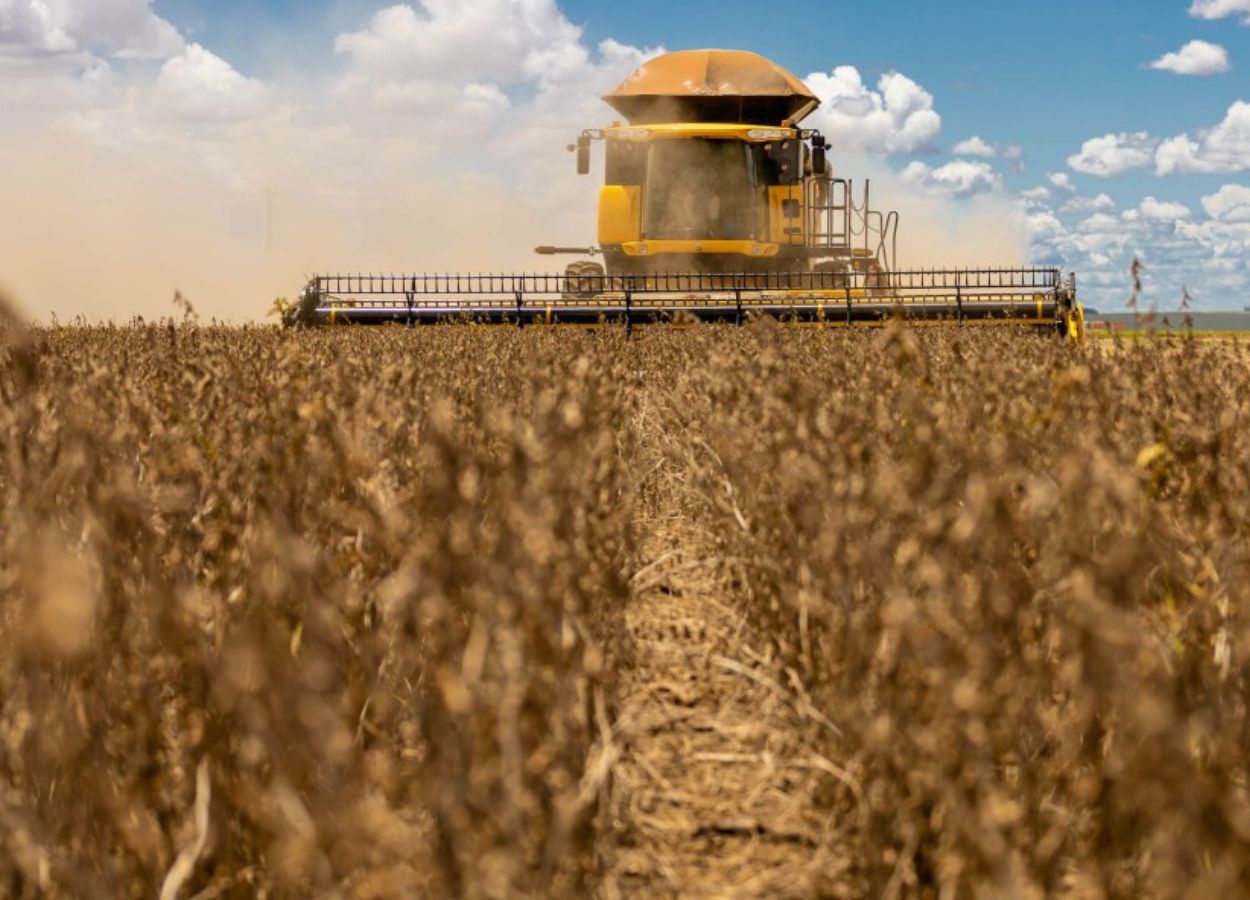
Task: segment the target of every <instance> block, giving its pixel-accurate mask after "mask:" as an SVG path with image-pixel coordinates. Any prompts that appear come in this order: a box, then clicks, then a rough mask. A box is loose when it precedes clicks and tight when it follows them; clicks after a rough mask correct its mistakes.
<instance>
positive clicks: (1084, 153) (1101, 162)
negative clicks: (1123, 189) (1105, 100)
mask: <svg viewBox="0 0 1250 900" xmlns="http://www.w3.org/2000/svg"><path fill="white" fill-rule="evenodd" d="M1158 144H1159V142H1158V140H1157V139H1156V138H1154V137H1151V136H1150V135H1149V134H1147V133H1146V132H1144V131H1138V132H1134V133H1132V134H1129V133H1124V132H1122V133H1120V134H1106V135H1103V136H1102V137H1097V138H1091V139H1090V140H1088V141H1086V142H1085V143H1084V144H1082V145H1081V152H1080V153H1077V154H1075V155H1073V156H1069V157H1068V165H1069V166H1071V167H1072V168H1073V169H1074V170H1076V171H1077V172H1082V173H1084V174H1086V175H1097V176H1100V177H1102V178H1110V177H1113V176H1116V175H1122V174H1124V173H1125V172H1128V171H1130V170H1132V169H1137V168H1140V167H1141V166H1144V165H1147V164H1148V163H1149V162H1150V160H1151V158H1152V157H1153V156H1154V152H1155V148H1156V147H1157V146H1158Z"/></svg>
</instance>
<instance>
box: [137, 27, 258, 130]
mask: <svg viewBox="0 0 1250 900" xmlns="http://www.w3.org/2000/svg"><path fill="white" fill-rule="evenodd" d="M155 96H156V104H157V108H158V109H159V110H160V112H161V113H163V114H164V115H165V116H167V117H170V118H173V119H182V120H195V121H206V122H225V121H232V120H237V119H247V118H251V117H253V116H256V115H258V114H260V113H261V112H262V111H263V110H264V108H265V104H266V100H267V97H268V91H267V90H266V88H265V86H264V85H263V84H262V83H260V82H259V81H254V80H252V79H250V78H246V77H244V76H243V75H241V74H239V72H238V71H236V70H235V69H234V67H233V66H231V65H230V64H229V63H228V62H226V61H225V60H224V59H222V58H221V57H219V56H215V55H213V54H212V53H210V52H209V51H207V50H205V49H204V48H203V47H201V46H200V45H199V44H190V45H188V46H187V48H186V49H185V50H184V51H183V52H182V53H181V54H179V55H178V56H175V57H173V58H172V59H169V60H166V61H165V64H164V65H163V66H161V71H160V74H159V75H158V76H157V78H156V88H155Z"/></svg>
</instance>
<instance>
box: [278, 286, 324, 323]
mask: <svg viewBox="0 0 1250 900" xmlns="http://www.w3.org/2000/svg"><path fill="white" fill-rule="evenodd" d="M319 299H320V298H319V297H318V296H317V294H316V293H314V292H313V291H311V290H305V291H304V292H303V293H302V294H300V298H299V302H298V303H296V304H295V305H294V306H292V307H290V308H289V309H288V310H287V311H286V312H285V313H283V315H282V324H283V325H284V326H285V327H287V328H311V327H312V326H313V325H316V324H317V301H318V300H319Z"/></svg>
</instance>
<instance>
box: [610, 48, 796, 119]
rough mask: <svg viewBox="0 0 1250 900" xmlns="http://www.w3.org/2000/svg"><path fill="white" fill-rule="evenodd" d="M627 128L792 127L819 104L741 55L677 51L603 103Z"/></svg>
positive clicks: (766, 65) (781, 72)
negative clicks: (626, 122)
mask: <svg viewBox="0 0 1250 900" xmlns="http://www.w3.org/2000/svg"><path fill="white" fill-rule="evenodd" d="M603 99H604V100H605V101H607V102H608V104H610V105H611V106H612V108H613V109H615V110H616V111H617V112H619V113H620V114H621V115H623V116H625V117H626V118H627V119H629V121H630V124H633V125H654V124H659V123H663V122H739V123H742V124H747V125H780V124H781V122H782V120H787V119H788V120H789V121H790V122H791V123H796V122H798V121H799V120H801V119H803V118H804V117H806V116H807V115H808V114H810V113H811V112H812V111H813V110H814V109H816V107H817V106H819V105H820V101H819V100H818V99H816V96H815V95H814V94H813V93H812V92H811V91H809V90H808V89H807V86H806V85H804V84H803V82H801V81H799V80H798V79H797V78H795V77H794V76H793V75H791V74H790V73H789V72H787V71H786V70H785V69H783V68H782V67H781V66H779V65H777V64H776V63H775V62H772V61H771V60H768V59H765V58H764V57H762V56H760V55H759V54H757V53H749V52H747V51H745V50H681V51H678V52H676V53H666V54H664V55H663V56H657V57H656V58H655V59H653V60H651V61H650V62H647V63H644V64H643V65H641V66H639V67H638V69H637V70H635V71H634V73H633V74H632V75H630V76H629V77H628V78H626V79H625V80H624V81H623V82H621V84H620V86H619V87H617V89H616V90H614V91H613V92H612V93H610V94H608V95H607V96H605V97H604V98H603Z"/></svg>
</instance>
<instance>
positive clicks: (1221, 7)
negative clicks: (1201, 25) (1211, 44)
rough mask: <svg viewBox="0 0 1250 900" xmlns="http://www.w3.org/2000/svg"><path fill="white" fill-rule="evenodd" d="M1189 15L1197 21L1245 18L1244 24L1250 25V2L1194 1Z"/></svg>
mask: <svg viewBox="0 0 1250 900" xmlns="http://www.w3.org/2000/svg"><path fill="white" fill-rule="evenodd" d="M1189 14H1190V15H1191V16H1193V17H1194V18H1195V19H1223V18H1226V17H1228V16H1238V15H1241V16H1245V17H1246V18H1245V20H1244V24H1246V25H1250V0H1194V2H1193V5H1192V6H1190V7H1189Z"/></svg>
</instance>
